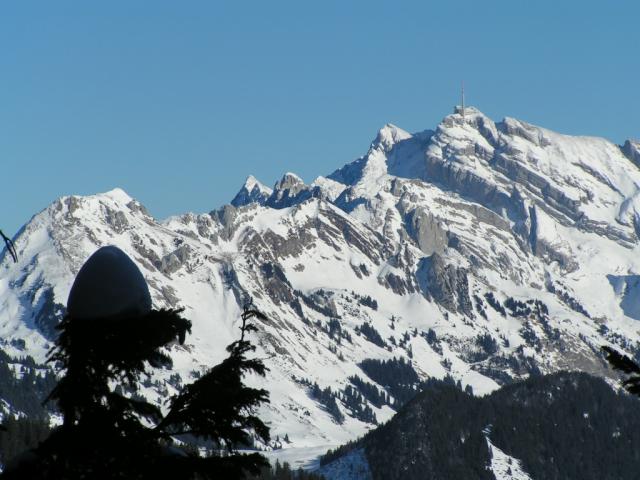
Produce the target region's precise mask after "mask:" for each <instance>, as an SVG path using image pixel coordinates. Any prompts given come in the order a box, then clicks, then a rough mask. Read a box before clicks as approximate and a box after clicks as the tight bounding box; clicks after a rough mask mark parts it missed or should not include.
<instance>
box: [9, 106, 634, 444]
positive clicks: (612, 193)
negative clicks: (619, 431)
mask: <svg viewBox="0 0 640 480" xmlns="http://www.w3.org/2000/svg"><path fill="white" fill-rule="evenodd" d="M464 118H465V121H464V122H463V116H462V115H461V111H460V110H459V109H457V110H456V112H455V113H453V114H451V115H448V116H447V117H445V118H444V120H443V121H442V122H441V123H440V124H439V125H438V126H437V128H436V129H435V130H433V131H432V130H427V131H424V132H420V133H416V134H409V133H407V132H405V131H403V130H402V129H400V128H398V127H395V126H393V125H386V126H384V127H383V128H382V129H381V130H380V132H379V133H378V134H377V136H376V138H375V140H374V142H373V143H372V144H371V147H370V149H369V151H368V152H367V153H366V154H365V155H364V156H363V157H361V158H359V159H357V160H355V161H354V162H352V163H350V164H348V165H345V166H344V167H342V168H341V169H339V170H337V171H335V172H333V173H331V174H330V175H328V176H327V177H319V178H318V179H316V180H315V181H314V182H312V183H311V184H305V183H304V182H303V180H302V179H300V178H299V177H298V176H296V175H294V174H291V173H287V174H286V175H284V177H283V178H282V180H280V181H279V182H277V183H276V185H275V186H274V188H273V190H271V189H269V188H267V187H265V186H264V185H262V184H261V183H260V182H258V181H257V180H256V179H255V178H253V177H249V178H248V179H247V182H246V183H245V185H244V186H243V187H242V189H241V190H240V192H239V193H238V195H237V196H236V197H235V198H234V199H233V201H232V202H231V204H230V205H225V206H223V207H222V208H219V209H217V210H214V211H212V212H210V213H207V214H193V213H188V214H184V215H180V216H175V217H171V218H169V219H167V220H164V221H158V220H156V219H154V218H153V217H152V216H151V215H150V214H149V213H148V212H147V210H146V209H145V208H144V206H142V205H141V204H140V203H139V202H138V201H137V200H134V199H132V198H131V197H129V196H128V195H127V194H126V193H125V192H124V191H122V190H120V189H115V190H112V191H110V192H107V193H104V194H99V195H94V196H87V197H79V196H68V197H63V198H60V199H59V200H56V201H55V202H54V203H53V204H51V205H50V206H49V207H47V208H46V209H45V210H43V211H42V212H40V213H38V214H37V215H35V216H34V217H33V218H32V219H31V220H30V221H29V222H28V223H27V224H26V225H25V226H24V227H23V229H21V231H20V232H19V233H18V235H17V236H16V237H15V239H14V240H15V246H16V250H17V252H18V255H19V262H18V263H17V264H14V263H13V261H12V259H11V258H10V256H9V255H7V254H6V252H5V253H4V256H3V257H2V259H1V263H0V337H1V338H3V339H5V340H8V339H23V340H24V341H25V345H26V350H24V349H20V348H18V347H17V346H16V345H13V344H12V343H11V342H7V344H6V345H5V346H4V347H3V348H4V349H5V351H7V352H8V353H10V354H11V355H15V356H19V355H22V354H24V353H25V352H26V353H28V354H30V355H32V356H34V357H35V358H36V359H37V360H40V361H42V360H44V358H45V355H46V351H47V348H48V347H49V346H50V344H51V340H52V339H53V336H54V334H55V331H54V327H55V325H56V323H57V322H58V321H59V319H60V318H61V316H62V315H63V314H64V308H65V307H64V305H65V304H66V300H67V296H68V294H69V289H70V287H71V284H72V281H73V278H74V276H75V274H76V273H77V272H78V270H79V268H80V266H81V265H82V264H83V262H84V261H85V260H86V259H87V258H88V257H89V255H90V254H91V253H93V252H94V251H95V250H96V249H97V248H98V247H100V246H102V245H106V244H111V245H116V246H118V247H119V248H121V249H122V250H124V251H125V252H127V253H128V254H129V255H130V256H131V258H132V259H134V261H135V262H136V263H137V264H138V265H139V266H140V268H141V270H142V272H143V273H144V275H145V277H146V279H147V281H148V283H149V286H150V288H151V293H152V299H153V303H154V305H155V306H156V307H184V308H185V313H184V315H185V316H186V317H187V318H189V319H191V320H192V321H193V333H192V335H191V336H190V337H188V338H187V342H186V344H185V345H184V346H175V347H173V349H172V352H171V354H172V356H173V358H174V363H175V365H174V369H173V370H172V371H163V372H159V373H158V375H157V380H158V383H154V382H149V385H148V387H147V388H146V391H145V392H144V393H145V394H146V395H148V396H150V398H153V399H155V398H158V399H159V400H160V399H161V398H162V397H163V396H164V395H165V394H166V393H167V392H168V393H171V392H172V391H173V389H174V385H175V384H176V378H177V377H176V376H175V374H176V373H177V374H178V375H179V376H180V378H182V379H188V378H190V376H192V375H197V372H198V371H201V370H203V369H204V368H206V367H207V366H210V365H212V364H213V363H214V362H217V361H219V360H220V359H221V358H223V356H224V354H225V350H224V347H225V345H227V344H228V343H230V342H231V341H232V340H233V339H235V337H236V336H237V334H238V330H237V327H238V323H237V322H238V316H239V313H240V310H241V306H242V305H243V304H245V302H247V301H248V299H250V298H251V299H253V302H254V303H255V305H256V306H257V307H258V308H259V309H260V310H262V311H263V312H264V313H266V314H267V315H268V317H269V319H270V321H269V322H267V323H264V324H262V325H260V326H259V327H260V331H259V335H258V339H257V340H258V342H259V354H260V355H261V356H262V357H263V358H264V359H265V362H266V364H267V365H268V367H269V368H270V372H269V375H268V377H267V379H266V380H265V382H266V383H265V384H264V385H265V386H266V388H268V390H269V391H270V392H271V404H270V406H268V407H266V408H265V409H264V411H263V415H264V416H265V418H266V419H267V420H268V421H269V422H270V424H271V426H272V433H273V436H274V437H276V436H279V438H280V439H282V438H284V436H285V435H286V436H287V438H288V439H289V440H290V442H291V443H290V444H289V445H287V444H286V443H285V444H284V445H283V446H285V447H295V448H300V449H303V448H308V449H313V448H314V447H318V446H323V445H335V444H339V443H342V442H344V441H346V440H350V439H352V438H354V437H355V436H358V435H360V434H362V433H363V432H365V431H366V430H368V429H370V428H371V427H372V426H373V425H374V421H375V420H374V419H377V421H378V422H380V421H383V420H387V419H389V418H390V417H391V416H392V415H393V413H394V408H397V404H394V399H393V394H392V393H391V392H390V390H389V388H387V387H388V386H385V385H383V384H381V383H378V382H376V380H375V379H374V378H371V375H368V374H367V373H365V370H363V368H361V364H362V362H363V361H364V360H366V359H374V360H391V359H393V358H394V357H395V358H403V359H405V360H407V361H408V362H410V363H411V365H412V367H413V369H414V370H415V372H417V374H418V375H419V376H420V377H421V378H422V379H426V378H428V377H436V378H442V377H444V376H446V375H451V376H452V377H453V378H454V379H456V380H460V382H461V384H462V385H463V386H467V385H469V386H470V387H471V388H472V389H473V391H474V392H475V393H477V394H486V393H488V392H491V391H493V390H495V389H497V388H499V386H500V385H503V384H505V383H508V382H510V381H511V380H513V379H518V378H522V377H526V376H528V375H529V374H530V373H531V372H537V371H542V372H553V371H557V370H560V369H574V370H582V371H587V372H590V373H593V374H596V375H601V376H608V375H609V374H610V373H609V370H608V369H607V367H606V366H605V364H604V363H603V361H602V358H601V356H600V354H599V347H600V345H602V344H607V345H613V346H615V347H617V348H619V349H621V350H625V351H627V352H629V353H630V354H632V355H635V354H636V353H637V352H639V351H640V348H639V346H640V344H639V341H640V331H639V329H638V323H637V322H638V321H639V320H640V297H638V293H639V292H640V255H639V253H640V242H639V235H640V193H639V192H640V169H639V168H638V165H639V164H640V163H639V162H640V145H639V144H638V143H637V142H632V141H629V142H626V143H625V145H624V146H622V147H619V146H617V145H615V144H613V143H611V142H609V141H607V140H604V139H600V138H592V137H570V136H565V135H560V134H558V133H554V132H551V131H549V130H546V129H544V128H539V127H536V126H533V125H530V124H527V123H525V122H522V121H519V120H515V119H512V118H507V119H505V120H503V121H502V122H498V123H496V122H494V121H493V120H491V119H489V118H487V117H486V116H485V115H483V114H482V113H481V112H479V111H477V110H475V109H473V108H467V109H466V111H465V117H464ZM14 343H15V342H14ZM355 377H358V378H359V379H360V380H362V382H360V383H359V382H358V381H357V379H356V378H355ZM255 381H256V382H260V381H261V380H259V379H256V380H255ZM315 384H317V386H315ZM363 385H368V386H369V388H374V389H375V390H376V391H377V392H379V393H380V394H381V395H382V398H383V399H384V401H382V402H375V401H371V398H372V397H371V390H370V389H369V394H365V393H366V392H365V390H367V388H365V387H363ZM385 389H386V393H383V392H385ZM353 392H355V393H353ZM389 397H391V398H389Z"/></svg>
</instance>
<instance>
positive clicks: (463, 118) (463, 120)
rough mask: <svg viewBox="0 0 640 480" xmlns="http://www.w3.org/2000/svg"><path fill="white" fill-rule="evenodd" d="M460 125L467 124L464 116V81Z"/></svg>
mask: <svg viewBox="0 0 640 480" xmlns="http://www.w3.org/2000/svg"><path fill="white" fill-rule="evenodd" d="M462 123H467V122H466V119H465V115H464V80H462Z"/></svg>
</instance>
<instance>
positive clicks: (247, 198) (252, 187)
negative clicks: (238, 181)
mask: <svg viewBox="0 0 640 480" xmlns="http://www.w3.org/2000/svg"><path fill="white" fill-rule="evenodd" d="M272 192H273V190H271V189H270V188H269V187H267V186H266V185H264V184H263V183H262V182H260V181H259V180H258V179H257V178H256V177H254V176H253V175H249V176H248V177H247V179H246V180H245V182H244V185H242V188H240V191H239V192H238V193H237V194H236V196H235V197H233V200H231V205H233V206H234V207H240V206H243V205H248V204H250V203H259V204H260V205H263V204H264V202H265V201H266V199H267V198H269V196H270V195H271V193H272Z"/></svg>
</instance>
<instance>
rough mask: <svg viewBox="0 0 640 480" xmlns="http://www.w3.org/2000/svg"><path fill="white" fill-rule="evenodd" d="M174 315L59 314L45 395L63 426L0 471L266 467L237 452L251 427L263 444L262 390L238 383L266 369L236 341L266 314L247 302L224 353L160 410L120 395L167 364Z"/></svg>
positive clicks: (26, 474)
mask: <svg viewBox="0 0 640 480" xmlns="http://www.w3.org/2000/svg"><path fill="white" fill-rule="evenodd" d="M181 313H182V311H181V310H151V311H150V312H149V313H148V314H146V315H144V316H142V317H135V318H130V317H124V318H119V319H114V318H106V319H99V320H92V321H90V322H87V321H85V320H79V319H74V318H71V317H70V316H67V317H66V318H64V320H63V321H62V322H61V324H60V325H59V326H58V329H59V330H60V335H59V337H58V339H57V343H56V346H55V347H54V348H53V349H52V351H51V352H50V361H52V362H55V363H57V364H58V365H59V366H61V367H62V368H63V371H64V374H63V376H62V378H61V379H60V381H59V383H58V384H57V386H56V387H55V389H54V390H53V391H52V393H51V395H50V396H49V399H50V400H54V401H56V402H57V404H58V407H59V409H60V411H61V412H62V415H63V418H64V420H63V423H62V425H61V426H60V427H58V428H56V429H55V430H54V431H53V432H52V433H51V435H50V436H49V437H48V438H47V439H46V440H45V441H44V442H43V443H41V444H40V446H39V447H38V448H37V449H35V450H33V451H30V452H29V453H28V454H25V455H23V456H22V457H21V458H19V459H18V460H16V462H14V464H13V465H12V464H10V465H8V466H7V469H6V471H5V473H4V474H3V475H2V477H1V478H6V479H18V478H20V479H31V480H39V479H41V480H45V479H46V480H49V479H70V480H76V479H77V480H80V479H92V480H94V479H98V480H100V479H154V480H156V479H159V478H170V479H185V480H186V479H236V478H238V479H239V478H244V476H245V474H247V473H251V474H254V475H255V474H258V473H259V472H260V470H261V469H262V468H263V467H264V466H266V465H268V463H267V462H266V460H265V459H264V457H263V456H261V455H259V454H257V453H253V454H241V453H239V452H238V451H237V446H238V445H241V444H244V445H249V444H251V436H250V435H251V434H253V435H254V436H255V438H257V439H260V440H261V441H263V442H268V441H269V428H268V427H267V426H266V425H265V424H264V423H263V422H262V421H261V420H260V419H259V418H258V417H257V416H256V415H255V409H256V407H257V406H259V405H260V404H262V403H265V402H268V401H269V400H268V393H267V391H266V390H263V389H255V388H251V387H248V386H247V385H245V384H244V383H243V376H244V375H245V374H247V373H255V374H258V375H261V376H264V375H265V373H266V371H267V369H266V367H265V366H264V364H263V363H262V361H261V360H259V359H255V358H248V357H247V354H249V353H250V352H252V351H254V350H255V347H254V346H253V345H252V344H251V342H250V341H249V340H247V339H246V335H247V334H248V333H250V332H252V331H255V330H256V327H255V326H254V325H253V324H252V323H251V320H252V319H261V320H266V317H265V316H264V315H263V314H262V313H260V312H259V311H257V310H256V309H255V308H253V307H251V306H248V307H245V309H244V311H243V313H242V315H241V320H242V323H241V326H240V331H241V335H240V339H239V340H237V341H235V342H233V343H231V344H230V345H229V346H228V347H227V351H228V352H229V355H228V357H227V358H226V359H225V360H224V361H222V362H221V363H220V364H218V365H216V366H214V367H213V368H211V369H210V370H209V371H208V372H207V373H206V374H204V375H203V376H201V377H200V378H199V379H197V380H196V381H194V382H193V383H191V384H189V385H186V386H184V387H183V388H182V390H181V391H180V392H179V393H178V394H177V395H175V396H174V397H172V398H171V399H169V404H168V409H167V410H166V414H163V413H162V411H161V410H160V409H159V408H158V407H157V406H155V405H152V404H151V403H149V402H147V401H146V400H145V399H144V398H143V397H140V396H131V395H125V394H124V393H122V392H123V390H124V391H127V390H129V391H134V389H135V388H136V387H137V386H138V384H139V381H140V379H141V377H142V376H145V375H147V374H148V368H149V367H150V366H151V367H163V366H164V367H167V366H170V365H171V359H170V358H169V356H168V355H167V354H166V353H165V352H164V351H163V350H162V349H163V347H165V346H167V345H168V344H170V343H171V342H174V341H178V342H179V343H183V342H184V340H185V337H186V335H187V333H189V332H190V329H191V322H190V321H188V320H186V319H184V318H182V316H181V315H180V314H181ZM116 385H120V386H121V387H120V388H119V389H116V388H115V386H116ZM116 390H117V391H116ZM181 435H190V436H192V437H195V438H198V439H202V440H208V441H209V442H210V443H211V445H214V446H215V447H216V448H217V449H219V453H218V454H217V455H209V456H202V455H200V454H199V453H198V451H197V449H191V450H185V449H179V448H177V447H176V446H175V443H174V441H173V438H175V437H176V436H181Z"/></svg>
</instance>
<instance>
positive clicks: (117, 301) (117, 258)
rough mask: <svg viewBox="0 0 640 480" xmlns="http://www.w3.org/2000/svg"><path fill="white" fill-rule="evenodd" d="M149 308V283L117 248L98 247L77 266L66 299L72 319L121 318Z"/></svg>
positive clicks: (147, 310) (144, 312)
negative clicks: (78, 267)
mask: <svg viewBox="0 0 640 480" xmlns="http://www.w3.org/2000/svg"><path fill="white" fill-rule="evenodd" d="M149 311H151V295H150V294H149V286H148V285H147V282H146V281H145V279H144V277H143V276H142V272H140V269H139V268H138V267H137V266H136V264H135V263H133V260H131V258H129V256H128V255H127V254H126V253H124V252H123V251H122V250H120V249H119V248H118V247H114V246H111V245H110V246H106V247H101V248H100V249H98V250H97V251H96V252H95V253H94V254H93V255H91V256H90V257H89V259H88V260H87V261H86V262H85V264H84V265H83V266H82V268H80V271H79V272H78V275H77V276H76V279H75V281H74V282H73V286H72V287H71V291H70V292H69V299H68V300H67V312H68V314H69V315H70V316H71V317H72V318H78V319H95V318H111V317H118V318H122V317H125V316H141V315H146V314H147V313H149Z"/></svg>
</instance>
